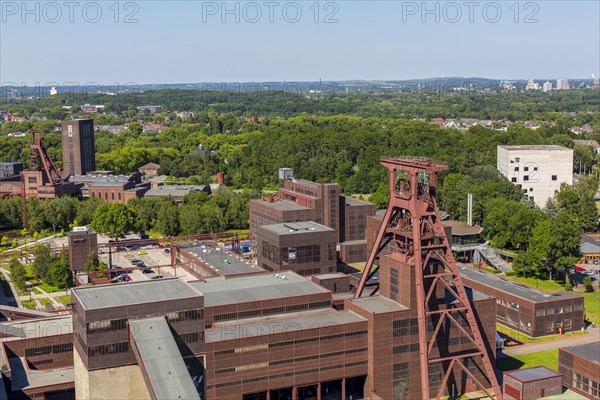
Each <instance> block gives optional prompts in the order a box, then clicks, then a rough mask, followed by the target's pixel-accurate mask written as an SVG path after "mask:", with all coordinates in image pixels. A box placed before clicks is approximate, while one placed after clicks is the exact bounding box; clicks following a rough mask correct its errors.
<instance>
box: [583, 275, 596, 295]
mask: <svg viewBox="0 0 600 400" xmlns="http://www.w3.org/2000/svg"><path fill="white" fill-rule="evenodd" d="M583 287H584V288H585V291H586V292H587V293H591V292H593V291H594V286H593V285H592V278H590V277H589V276H586V277H585V278H583Z"/></svg>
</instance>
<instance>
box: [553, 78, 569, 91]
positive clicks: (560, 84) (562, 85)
mask: <svg viewBox="0 0 600 400" xmlns="http://www.w3.org/2000/svg"><path fill="white" fill-rule="evenodd" d="M556 90H569V80H568V79H564V78H563V79H557V80H556Z"/></svg>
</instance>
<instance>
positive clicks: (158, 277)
mask: <svg viewBox="0 0 600 400" xmlns="http://www.w3.org/2000/svg"><path fill="white" fill-rule="evenodd" d="M162 277H163V276H162V275H156V276H153V277H152V278H150V279H161V278H162Z"/></svg>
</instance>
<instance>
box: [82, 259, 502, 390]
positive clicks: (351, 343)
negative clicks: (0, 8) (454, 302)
mask: <svg viewBox="0 0 600 400" xmlns="http://www.w3.org/2000/svg"><path fill="white" fill-rule="evenodd" d="M404 274H405V276H406V277H407V280H406V281H405V282H406V290H407V291H408V293H405V295H404V296H403V298H402V301H400V302H397V301H394V300H391V299H389V298H387V297H385V296H374V297H364V298H359V299H348V300H346V301H345V307H344V310H343V311H337V310H335V309H334V308H332V293H331V291H330V290H327V289H326V288H324V287H321V286H319V285H317V284H315V283H312V282H310V281H309V280H306V279H305V278H303V277H301V276H300V275H298V274H295V273H294V272H291V271H288V272H285V273H274V272H258V273H254V274H247V275H242V276H233V277H225V276H216V277H211V278H206V279H204V280H199V281H192V282H184V281H182V280H179V279H176V278H173V279H161V280H157V281H142V282H135V283H127V284H121V285H102V286H95V287H81V288H75V289H73V302H74V304H75V305H74V313H73V323H74V346H75V363H74V365H75V367H74V368H75V371H74V375H75V377H76V378H75V387H76V391H77V395H78V397H79V398H114V397H115V396H117V394H118V397H120V398H148V397H151V398H163V397H161V396H160V395H159V394H161V393H162V394H163V396H164V394H168V396H166V397H169V398H177V397H178V396H183V397H185V398H203V399H204V398H208V399H215V400H219V399H223V400H232V399H253V400H254V399H267V398H268V399H288V398H292V399H311V398H320V399H323V400H325V399H340V398H343V399H349V398H355V399H359V398H364V397H370V398H373V399H401V398H405V399H407V398H415V397H418V396H419V392H420V391H419V387H418V385H409V381H410V382H412V381H413V380H418V379H419V374H420V369H419V365H418V336H417V332H418V330H417V327H416V310H415V307H414V306H415V301H416V297H415V295H416V289H415V285H414V277H413V278H412V279H411V278H410V277H411V274H414V268H413V269H412V271H411V269H408V270H405V271H404ZM472 303H473V305H474V306H475V308H476V310H477V313H478V315H480V316H481V318H480V319H479V323H480V324H481V327H482V333H484V335H485V338H486V339H485V340H486V342H487V346H488V347H490V349H493V347H492V346H493V340H494V338H495V323H494V318H493V315H494V308H495V302H494V299H493V298H491V297H487V296H483V295H479V294H476V293H474V294H473V302H472ZM459 315H460V311H457V312H456V316H457V318H460V317H459ZM150 327H152V328H150ZM149 329H152V332H154V334H152V333H151V332H150V331H148V330H149ZM371 330H372V331H371ZM109 333H110V334H109ZM459 336H460V333H459V332H458V330H457V329H452V328H450V329H448V330H447V337H446V339H444V340H440V341H439V342H438V343H437V345H436V348H435V349H434V351H433V352H434V353H435V354H438V356H440V355H443V354H447V352H448V351H460V350H461V349H463V350H464V349H468V348H469V347H470V343H468V341H466V340H461V339H460V337H459ZM383 338H385V340H383ZM488 338H489V339H488ZM153 348H161V349H164V350H163V351H161V352H159V353H160V356H161V358H160V359H159V360H156V358H157V355H155V354H154V353H153V352H152V349H153ZM165 360H169V361H168V363H165ZM470 368H471V369H472V373H473V374H474V376H476V377H477V378H478V379H482V376H481V373H480V372H479V371H480V368H481V367H480V365H479V363H478V362H476V361H475V360H474V362H473V363H472V364H471V367H470ZM431 373H432V377H433V378H434V379H436V381H435V382H439V381H437V379H441V374H440V371H438V370H432V371H431ZM452 388H454V389H452ZM473 389H474V387H473V382H472V381H471V378H470V376H468V375H467V374H465V373H462V374H458V375H456V376H454V377H453V379H452V383H448V389H447V393H449V392H450V391H451V390H456V391H457V392H463V391H468V390H473ZM194 390H195V391H196V393H197V394H194V393H193V391H194Z"/></svg>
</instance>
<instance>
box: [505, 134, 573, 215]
mask: <svg viewBox="0 0 600 400" xmlns="http://www.w3.org/2000/svg"><path fill="white" fill-rule="evenodd" d="M497 163H498V164H497V167H498V171H500V173H501V174H502V175H503V176H505V177H506V178H507V179H508V180H509V181H511V182H512V183H513V184H515V185H517V186H518V187H519V188H520V189H521V190H523V195H524V196H525V198H526V199H530V200H532V201H533V202H535V204H536V205H538V206H539V207H544V206H545V205H546V201H547V200H548V199H549V198H552V197H553V196H554V192H555V191H556V190H558V189H559V188H560V184H561V183H563V182H564V183H567V184H569V185H572V184H573V150H572V149H569V148H566V147H562V146H556V145H532V146H498V161H497Z"/></svg>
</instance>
